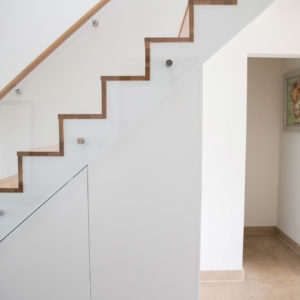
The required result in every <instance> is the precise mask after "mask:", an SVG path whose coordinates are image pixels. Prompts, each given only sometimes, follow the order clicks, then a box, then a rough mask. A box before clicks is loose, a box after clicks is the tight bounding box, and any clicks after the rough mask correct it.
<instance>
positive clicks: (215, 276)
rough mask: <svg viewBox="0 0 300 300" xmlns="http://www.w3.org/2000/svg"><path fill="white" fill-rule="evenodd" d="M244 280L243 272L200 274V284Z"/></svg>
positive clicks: (203, 272) (208, 272) (206, 272)
mask: <svg viewBox="0 0 300 300" xmlns="http://www.w3.org/2000/svg"><path fill="white" fill-rule="evenodd" d="M244 279H245V271H244V270H233V271H201V272H200V282H222V281H244Z"/></svg>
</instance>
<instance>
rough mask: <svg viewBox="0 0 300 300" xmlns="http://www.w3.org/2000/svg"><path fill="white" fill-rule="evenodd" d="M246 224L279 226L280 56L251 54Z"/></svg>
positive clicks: (249, 66) (249, 67) (249, 64)
mask: <svg viewBox="0 0 300 300" xmlns="http://www.w3.org/2000/svg"><path fill="white" fill-rule="evenodd" d="M247 109H248V110H247V150H246V154H247V156H246V194H245V199H246V203H245V205H246V206H245V226H277V203H278V183H279V148H280V147H279V145H280V131H281V128H282V123H281V119H282V118H281V115H282V74H281V60H280V59H272V58H269V59H264V58H249V60H248V107H247Z"/></svg>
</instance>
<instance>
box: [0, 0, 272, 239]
mask: <svg viewBox="0 0 300 300" xmlns="http://www.w3.org/2000/svg"><path fill="white" fill-rule="evenodd" d="M260 3H261V4H259V5H253V3H252V2H251V1H249V0H239V3H237V1H235V0H195V1H189V3H188V6H187V10H186V14H185V17H184V20H183V22H182V26H181V29H180V33H179V35H178V36H177V37H148V38H145V39H144V49H145V58H144V60H145V67H144V74H142V75H134V76H133V75H127V76H126V75H122V76H113V75H110V76H101V102H100V101H99V104H100V105H99V106H100V108H99V111H95V113H94V114H91V113H83V114H80V113H70V114H68V113H61V114H58V117H57V119H58V120H57V123H58V137H59V138H58V142H57V145H54V146H51V147H43V148H34V149H30V150H25V151H18V152H17V161H18V174H16V175H14V176H9V177H7V178H3V179H1V180H0V192H1V193H2V195H0V208H2V207H4V208H5V210H7V207H8V209H9V210H10V211H12V214H11V215H5V216H4V217H3V218H2V220H0V221H1V222H2V221H3V224H4V226H1V227H2V229H1V232H0V235H1V234H2V235H3V232H4V233H7V232H9V231H10V230H11V228H12V227H15V226H16V225H17V224H19V223H21V222H22V220H24V218H25V217H26V216H28V215H29V214H30V212H31V211H32V210H34V209H36V207H38V206H39V204H40V203H41V202H42V201H44V200H45V199H47V198H49V197H50V196H51V195H52V194H53V193H54V191H56V190H58V189H59V188H60V186H62V185H63V183H65V182H67V181H68V180H69V179H70V178H71V177H72V176H73V174H75V173H77V172H78V171H79V170H80V169H82V167H84V166H86V165H88V164H89V162H90V161H92V160H93V159H94V158H95V157H96V155H99V154H101V152H102V151H103V149H105V148H106V147H107V146H108V145H109V144H110V143H113V142H114V141H115V140H117V139H118V138H119V137H120V135H121V134H122V133H123V132H124V131H126V130H128V129H129V128H130V126H132V124H134V123H135V122H136V121H137V120H138V119H139V118H141V117H143V116H144V115H145V114H147V113H148V112H149V111H150V110H152V109H153V108H154V107H155V106H156V104H157V103H159V102H160V101H162V100H163V99H164V98H165V97H166V96H167V95H169V94H170V93H172V92H173V91H174V89H175V87H176V86H178V85H181V84H182V83H183V82H186V81H187V80H189V78H190V76H192V75H193V72H194V71H195V70H199V69H201V67H202V64H203V63H204V62H205V60H206V59H207V58H208V57H209V56H211V55H212V54H213V53H215V52H216V51H217V50H218V49H220V47H222V46H223V45H224V44H226V42H227V41H228V40H230V39H231V38H232V37H234V36H235V35H236V34H237V33H238V32H239V31H240V30H241V29H243V28H244V27H245V26H246V25H248V24H249V22H251V21H252V20H253V18H255V17H256V16H257V15H258V14H259V13H260V12H261V10H262V9H264V8H265V7H267V6H268V4H269V3H271V0H262V1H260ZM237 4H238V5H237ZM210 5H213V7H211V6H210ZM213 18H217V19H218V21H219V22H218V24H220V25H218V26H215V27H214V26H213V23H214V19H213ZM208 22H211V23H212V24H211V26H210V28H209V30H207V27H206V26H207V24H208ZM208 32H209V33H210V34H207V33H208ZM167 59H172V60H173V62H174V64H173V66H171V67H166V66H165V64H164V65H163V67H162V65H161V63H162V62H163V63H164V62H165V61H166V60H167ZM200 82H201V78H199V84H200ZM200 97H201V95H199V101H201V100H200V99H201V98H200ZM119 98H122V99H121V100H120V101H119ZM3 100H5V99H3ZM123 100H124V105H123V102H122V101H123ZM122 105H123V107H124V110H126V111H125V113H124V118H123V119H124V120H123V121H122V122H123V123H124V124H122V126H119V124H118V122H119V120H117V117H116V116H115V115H113V114H112V111H114V108H115V107H119V106H122ZM0 109H1V104H0ZM127 109H128V111H127ZM137 111H138V113H137ZM114 113H115V112H114ZM178 122H180V118H179V119H178ZM118 126H119V127H118ZM120 128H121V129H120ZM78 136H84V137H88V138H87V139H86V140H87V141H91V142H90V143H86V144H84V145H83V146H78V145H77V144H76V143H73V142H72V141H73V140H74V139H75V137H78ZM99 137H101V138H102V137H103V140H104V139H105V141H107V142H105V143H102V139H101V138H99ZM104 137H105V138H104ZM166 138H167V137H166ZM94 140H95V142H93V141H94ZM104 144H105V145H104ZM80 147H81V148H80ZM28 157H33V158H30V159H28ZM45 157H46V159H45ZM49 178H51V179H50V182H48V181H49ZM50 183H51V184H50ZM52 183H53V184H52ZM6 217H8V219H9V222H8V223H6V222H5V221H6ZM2 231H3V232H2Z"/></svg>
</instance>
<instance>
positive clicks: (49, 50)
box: [0, 0, 111, 100]
mask: <svg viewBox="0 0 300 300" xmlns="http://www.w3.org/2000/svg"><path fill="white" fill-rule="evenodd" d="M110 1H111V0H101V1H99V2H98V3H97V4H96V5H95V6H94V7H93V8H91V9H90V10H89V11H88V12H87V13H86V14H85V15H84V16H82V17H81V18H80V19H79V20H78V21H77V22H76V23H75V24H73V25H72V26H71V27H70V28H69V29H68V30H67V31H66V32H64V33H63V34H62V35H61V36H60V37H59V38H58V39H57V40H56V41H55V42H53V43H52V44H51V45H50V46H49V47H48V48H47V49H46V50H45V51H43V52H42V53H41V54H40V55H39V56H38V57H37V58H36V59H35V60H34V61H33V62H32V63H31V64H29V65H28V66H27V67H26V68H25V69H24V70H23V71H22V72H21V73H19V74H18V75H17V76H16V77H15V78H14V79H13V80H12V81H10V82H9V84H8V85H6V86H5V87H4V88H3V89H2V90H1V91H0V100H1V99H2V98H3V97H4V96H6V95H7V94H8V93H9V92H10V91H11V90H12V89H13V88H14V87H15V86H16V85H17V84H19V83H20V82H21V81H22V80H23V79H24V78H25V77H26V76H27V75H28V74H30V73H31V72H32V71H33V70H34V69H35V68H36V67H37V66H38V65H39V64H40V63H42V62H43V61H44V60H45V59H46V58H47V57H48V56H49V55H50V54H51V53H53V52H54V51H55V50H56V49H57V48H58V47H59V46H60V45H61V44H62V43H64V42H65V41H66V40H67V39H68V38H69V37H70V36H71V35H73V34H74V33H75V32H76V31H77V30H78V29H79V28H80V27H81V26H82V25H84V24H85V23H86V22H87V21H88V20H89V19H90V18H91V17H92V16H93V15H95V14H96V13H97V12H98V11H99V10H100V9H101V8H103V7H104V6H105V5H106V4H107V3H108V2H110Z"/></svg>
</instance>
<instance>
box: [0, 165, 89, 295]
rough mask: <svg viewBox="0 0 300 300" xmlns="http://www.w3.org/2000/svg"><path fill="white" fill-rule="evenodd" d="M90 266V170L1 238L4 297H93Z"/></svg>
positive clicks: (0, 282) (1, 292)
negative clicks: (91, 295) (88, 191)
mask: <svg viewBox="0 0 300 300" xmlns="http://www.w3.org/2000/svg"><path fill="white" fill-rule="evenodd" d="M6 213H7V214H9V213H10V212H9V211H6ZM1 222H3V219H2V218H0V226H1V225H2V224H1ZM89 270H90V268H89V240H88V201H87V170H86V169H85V170H83V171H82V172H81V173H80V174H78V175H77V176H76V177H74V178H73V179H72V180H71V181H70V182H68V183H67V184H66V185H65V186H64V187H63V188H62V189H61V190H60V191H58V192H57V193H56V194H55V195H54V196H53V197H52V198H51V199H50V200H49V201H48V202H47V203H45V204H44V205H43V206H42V207H41V208H40V209H39V210H38V211H37V212H36V213H35V214H33V215H32V216H31V217H30V218H29V219H28V220H26V221H25V222H24V223H23V224H21V226H20V227H18V228H17V229H16V230H15V231H14V232H12V233H11V235H10V236H8V237H7V238H6V239H5V240H4V241H2V242H1V243H0V298H1V300H20V299H23V300H41V299H43V300H54V299H57V300H58V299H61V300H88V299H90V280H89Z"/></svg>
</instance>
